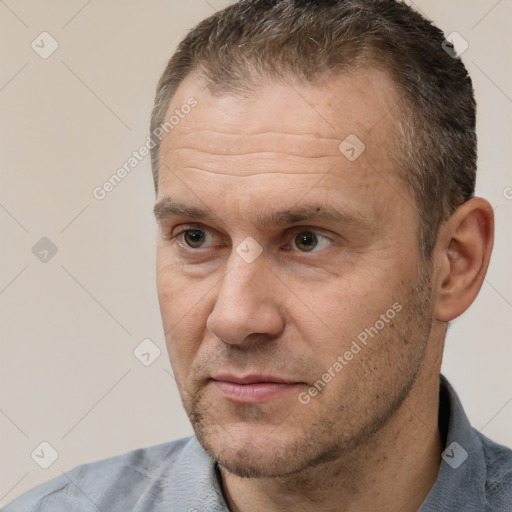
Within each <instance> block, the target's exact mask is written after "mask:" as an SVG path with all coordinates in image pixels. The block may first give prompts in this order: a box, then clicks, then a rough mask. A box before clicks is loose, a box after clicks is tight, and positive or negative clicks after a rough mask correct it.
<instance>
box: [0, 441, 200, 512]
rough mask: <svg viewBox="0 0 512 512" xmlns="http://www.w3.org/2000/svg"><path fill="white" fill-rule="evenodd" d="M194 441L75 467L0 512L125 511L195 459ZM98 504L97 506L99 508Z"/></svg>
mask: <svg viewBox="0 0 512 512" xmlns="http://www.w3.org/2000/svg"><path fill="white" fill-rule="evenodd" d="M198 447H199V444H198V443H197V440H196V439H195V437H190V438H184V439H179V440H177V441H172V442H168V443H162V444H158V445H154V446H150V447H146V448H140V449H137V450H133V451H130V452H127V453H124V454H122V455H117V456H115V457H110V458H107V459H103V460H100V461H97V462H92V463H89V464H84V465H81V466H77V467H75V468H74V469H72V470H70V471H67V472H64V473H63V474H62V475H61V476H59V477H57V478H54V479H53V480H50V481H49V482H46V483H44V484H42V485H39V486H37V487H35V488H34V489H31V490H30V491H28V492H26V493H25V494H23V495H22V496H20V497H19V498H17V499H15V500H14V501H13V502H11V503H10V504H9V505H7V506H6V507H5V508H4V509H3V510H4V512H36V511H37V512H43V511H46V510H48V511H52V512H58V511H66V512H68V511H69V510H73V512H89V511H91V512H93V511H94V512H97V511H98V507H100V509H101V510H109V511H113V510H130V509H133V508H132V505H133V504H134V503H135V502H136V501H137V500H139V498H140V497H141V495H143V494H144V493H146V492H148V491H150V492H151V489H152V488H153V487H154V486H155V482H159V481H160V480H161V479H162V478H173V477H176V476H178V475H179V467H180V466H182V465H183V464H187V463H190V462H192V461H191V459H194V457H195V456H199V455H200V452H199V451H198ZM100 504H101V505H100Z"/></svg>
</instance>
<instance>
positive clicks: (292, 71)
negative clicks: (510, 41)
mask: <svg viewBox="0 0 512 512" xmlns="http://www.w3.org/2000/svg"><path fill="white" fill-rule="evenodd" d="M444 39H445V38H444V36H443V32H442V31H441V30H440V29H439V28H437V27H436V26H434V25H433V24H432V23H431V22H429V21H428V20H426V19H425V18H424V17H423V16H421V15H420V14H419V13H418V12H416V11H414V10H413V9H412V8H410V7H408V6H407V5H406V4H404V3H402V2H398V1H395V0H241V1H239V2H238V3H236V4H234V5H232V6H230V7H228V8H226V9H224V10H222V11H219V12H217V13H216V14H214V15H213V16H210V17H209V18H207V19H205V20H204V21H202V22H201V23H199V24H198V25H197V26H196V27H195V28H193V29H192V30H191V31H190V32H189V33H188V35H187V36H186V37H185V39H184V40H183V41H182V42H181V43H180V45H179V46H178V48H177V50H176V52H175V54H174V55H173V57H172V58H171V60H170V61H169V63H168V65H167V67H166V69H165V71H164V73H163V75H162V77H161V78H160V81H159V83H158V87H157V92H156V98H155V105H154V108H153V112H152V117H151V133H154V130H155V129H156V128H157V127H158V126H160V125H162V124H163V123H164V118H165V114H166V111H167V108H168V106H169V103H170V101H171V100H172V98H173V96H174V94H175V93H176V90H177V89H178V87H179V85H180V84H181V83H182V81H183V80H184V79H185V78H186V77H187V76H188V75H189V74H190V73H192V72H193V71H198V72H199V73H200V75H201V76H202V77H203V78H205V79H206V81H207V82H206V83H207V85H208V87H209V89H210V91H212V93H217V94H221V93H222V94H240V95H244V94H245V95H246V94H250V92H251V91H254V90H255V89H256V88H257V87H258V86H259V85H262V84H263V83H272V82H273V81H274V82H277V81H279V80H286V79H287V78H291V77H293V78H298V79H300V80H303V81H305V82H310V83H314V82H318V81H319V80H322V79H326V78H328V77H329V76H332V75H333V74H336V73H340V72H343V71H347V70H351V69H354V68H357V67H358V66H371V67H375V68H380V69H383V70H385V71H387V72H388V73H389V74H390V76H391V77H392V79H393V80H394V83H395V85H396V87H397V92H398V96H399V104H398V106H399V112H400V115H399V116H397V117H399V121H398V122H397V123H396V127H397V132H396V134H395V143H394V147H393V149H392V150H391V158H392V161H393V163H394V165H395V166H396V169H397V172H398V173H399V176H400V177H401V179H402V180H403V181H404V183H405V184H406V185H407V186H408V189H409V191H410V193H411V195H412V197H413V198H414V200H415V202H416V205H415V206H416V208H417V210H418V213H419V216H420V229H419V233H418V236H419V243H420V247H421V251H422V254H423V256H424V257H428V256H430V255H431V253H432V249H433V248H434V246H435V241H436V237H437V232H438V229H439V226H440V224H441V222H442V221H443V220H444V219H446V218H447V217H448V216H449V215H451V213H453V211H454V210H455V209H456V208H457V207H458V206H459V205H460V204H462V203H463V202H464V201H466V200H467V199H469V198H470V197H472V195H473V194H474V187H475V178H476V133H475V121H476V103H475V100H474V93H473V86H472V82H471V78H470V77H469V75H468V73H467V70H466V68H465V67H464V65H463V64H462V61H461V60H460V58H453V57H452V56H451V55H450V54H449V53H448V52H447V51H445V49H444V48H443V41H444ZM155 142H156V145H155V146H154V147H153V148H152V150H151V163H152V168H153V178H154V181H155V189H157V184H158V168H159V142H160V141H159V140H155Z"/></svg>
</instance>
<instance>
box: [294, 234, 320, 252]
mask: <svg viewBox="0 0 512 512" xmlns="http://www.w3.org/2000/svg"><path fill="white" fill-rule="evenodd" d="M294 240H295V245H296V247H297V248H299V249H300V250H301V251H304V252H309V251H312V250H313V249H314V248H315V247H316V245H317V244H318V237H317V236H316V235H315V234H314V233H313V232H312V231H304V232H302V233H298V234H297V235H296V236H295V239H294Z"/></svg>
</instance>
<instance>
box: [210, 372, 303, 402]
mask: <svg viewBox="0 0 512 512" xmlns="http://www.w3.org/2000/svg"><path fill="white" fill-rule="evenodd" d="M210 382H211V384H212V385H213V386H214V387H215V388H216V389H217V390H218V391H219V392H220V394H221V395H222V396H223V397H224V398H226V399H228V400H230V401H232V402H238V403H248V404H256V403H263V402H267V401H269V400H272V399H274V398H277V397H279V396H282V395H284V394H286V393H290V392H291V391H297V389H298V387H299V386H302V385H303V383H301V382H296V381H292V380H288V379H283V378H281V377H277V376H272V375H255V374H253V375H245V376H237V375H230V374H222V375H217V376H215V377H213V378H212V379H211V380H210Z"/></svg>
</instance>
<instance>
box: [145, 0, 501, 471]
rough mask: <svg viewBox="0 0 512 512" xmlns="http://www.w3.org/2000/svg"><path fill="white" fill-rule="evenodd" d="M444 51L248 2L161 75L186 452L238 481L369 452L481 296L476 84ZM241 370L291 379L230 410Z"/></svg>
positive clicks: (203, 26)
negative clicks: (202, 451) (190, 437)
mask: <svg viewBox="0 0 512 512" xmlns="http://www.w3.org/2000/svg"><path fill="white" fill-rule="evenodd" d="M443 39H444V38H443V35H442V32H441V31H440V30H439V29H437V28H436V27H434V26H433V25H431V24H430V23H429V22H428V21H426V20H425V19H423V18H422V17H421V16H420V15H419V14H417V13H415V12H414V11H412V10H411V9H410V8H409V7H408V6H406V5H404V4H402V3H398V2H394V1H392V0H382V1H373V0H352V1H350V0H347V1H341V0H340V1H328V0H325V1H316V2H315V1H307V2H306V1H302V0H273V1H271V0H251V1H242V2H239V3H238V4H235V5H233V6H231V7H229V8H227V9H225V10H224V11H221V12H219V13H217V14H215V15H214V16H212V17H210V18H208V19H207V20H205V21H203V22H202V23H200V24H199V25H198V26H197V27H196V28H195V29H194V30H192V31H191V32H190V33H189V34H188V36H187V37H186V38H185V39H184V40H183V41H182V43H181V44H180V45H179V47H178V50H177V52H176V53H175V55H174V56H173V57H172V59H171V60H170V62H169V64H168V66H167V68H166V70H165V71H164V74H163V76H162V78H161V80H160V82H159V85H158V89H157V95H156V101H155V107H154V110H153V114H152V120H151V131H152V134H153V136H154V138H153V140H154V142H155V146H154V147H153V149H152V165H153V176H154V180H155V188H156V192H157V202H158V204H157V206H156V208H155V213H156V215H157V218H158V220H159V222H160V237H159V242H158V263H157V267H158V268H157V285H158V294H159V301H160V308H161V313H162V318H163V324H164V330H165V334H166V341H167V345H168V350H169V355H170V359H171V364H172V366H173V370H174V373H175V377H176V380H177V383H178V387H179V389H180V393H181V397H182V400H183V403H184V406H185V408H186V410H187V413H188V415H189V417H190V419H191V422H192V424H193V427H194V429H195V431H196V434H197V436H198V439H199V440H200V442H201V443H202V444H203V446H204V447H205V448H206V449H207V450H208V451H209V452H210V453H211V454H212V456H213V457H214V458H216V459H217V460H218V461H219V462H220V464H221V465H222V466H224V467H225V468H227V469H228V470H229V471H231V472H233V473H236V474H239V475H242V476H282V475H286V474H290V473H294V472H298V471H301V470H303V469H304V468H307V467H311V466H314V465H315V464H318V463H321V462H324V461H327V460H330V459H332V458H337V457H340V456H341V455H343V454H346V453H347V452H349V451H351V450H354V449H356V448H357V447H358V446H361V445H362V444H364V443H366V442H368V440H369V439H371V438H372V436H375V435H376V434H377V433H378V432H379V430H380V429H381V428H382V427H383V426H384V425H385V424H386V423H387V422H388V421H389V420H390V418H392V417H393V415H394V414H396V412H397V411H398V410H399V408H400V406H401V404H402V403H403V402H404V400H406V399H407V397H408V395H409V393H410V392H411V389H413V387H414V385H415V383H416V382H418V380H419V379H420V378H421V376H422V374H424V373H425V372H431V373H432V372H433V373H434V374H435V373H436V371H437V373H438V369H439V365H440V353H441V351H442V344H443V343H442V342H443V339H444V330H445V325H446V322H447V321H449V320H450V319H451V318H454V317H455V316H458V315H459V314H460V313H462V312H463V311H464V310H465V309H466V308H467V307H468V306H469V304H471V302H472V300H473V299H474V297H475V296H476V294H477V293H478V290H479V288H480V286H481V282H482V279H483V275H484V274H485V270H486V268H487V264H488V260H489V255H490V250H491V245H492V209H490V208H489V205H488V204H487V203H486V202H484V201H483V200H479V199H477V198H473V193H474V184H475V168H476V137H475V102H474V98H473V90H472V85H471V80H470V78H469V77H468V75H467V72H466V70H465V68H464V66H463V64H462V63H461V61H460V60H458V59H454V58H452V57H451V56H450V55H449V54H448V53H446V52H445V51H444V50H443V49H442V42H443ZM185 105H188V107H187V108H185ZM171 116H174V117H175V118H176V119H177V121H176V122H174V121H171V120H170V117H171ZM178 117H179V120H178ZM166 125H167V129H163V130H162V127H165V126H166ZM155 134H157V136H156V137H155ZM468 247H469V248H470V249H468ZM233 376H234V377H237V378H245V377H251V376H252V377H254V376H260V377H261V376H267V377H269V376H270V377H272V379H274V381H276V380H278V379H281V380H284V381H286V384H283V385H280V386H276V390H275V392H274V393H270V394H268V393H267V395H265V397H263V395H264V394H265V393H263V394H258V393H259V391H255V392H254V393H256V394H255V395H254V396H253V397H252V399H248V397H247V396H244V398H243V399H239V398H240V397H238V398H237V397H236V396H234V395H233V393H235V391H233V389H231V388H233V386H231V388H230V387H229V384H226V382H225V381H226V379H227V377H229V378H231V377H233ZM227 380H229V379H227ZM249 380H250V379H249ZM234 387H237V386H234ZM238 387H240V386H238ZM253 388H254V386H253ZM267 391H268V389H267ZM237 392H238V391H236V393H237ZM252 392H253V391H251V393H252ZM236 393H235V394H236Z"/></svg>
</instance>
